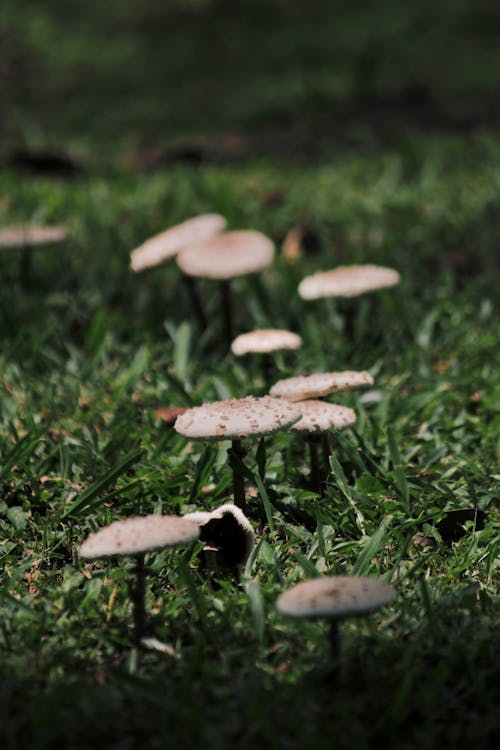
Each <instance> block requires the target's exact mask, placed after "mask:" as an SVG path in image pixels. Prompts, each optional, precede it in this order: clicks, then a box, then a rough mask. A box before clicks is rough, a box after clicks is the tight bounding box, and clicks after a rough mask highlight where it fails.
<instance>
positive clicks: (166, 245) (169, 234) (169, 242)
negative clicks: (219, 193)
mask: <svg viewBox="0 0 500 750" xmlns="http://www.w3.org/2000/svg"><path fill="white" fill-rule="evenodd" d="M226 224H227V222H226V219H225V218H224V217H223V216H219V214H202V215H201V216H194V217H193V218H192V219H186V221H183V222H182V223H181V224H177V225H176V226H174V227H170V228H169V229H166V230H165V231H164V232H160V233H159V234H156V235H155V236H154V237H150V238H149V239H148V240H146V242H143V244H142V245H139V247H137V248H136V249H135V250H132V252H131V253H130V267H131V268H132V270H133V271H143V270H144V269H145V268H153V266H158V265H159V264H160V263H163V262H164V261H166V260H169V259H170V258H173V257H174V256H175V255H177V253H178V252H179V251H180V250H182V248H184V247H186V245H189V244H191V243H192V242H200V241H202V240H204V239H206V238H207V237H211V236H212V235H214V234H217V233H218V232H222V231H223V229H224V228H225V226H226Z"/></svg>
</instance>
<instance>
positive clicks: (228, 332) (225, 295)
mask: <svg viewBox="0 0 500 750" xmlns="http://www.w3.org/2000/svg"><path fill="white" fill-rule="evenodd" d="M220 293H221V305H222V319H223V322H224V337H225V339H226V344H227V348H228V349H230V348H231V342H232V340H233V323H232V311H231V292H230V289H229V281H226V280H224V281H221V282H220Z"/></svg>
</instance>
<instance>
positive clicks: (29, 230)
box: [0, 224, 68, 282]
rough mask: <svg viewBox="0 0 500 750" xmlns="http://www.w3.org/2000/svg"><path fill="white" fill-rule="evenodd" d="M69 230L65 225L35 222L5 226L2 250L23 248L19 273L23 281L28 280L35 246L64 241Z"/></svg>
mask: <svg viewBox="0 0 500 750" xmlns="http://www.w3.org/2000/svg"><path fill="white" fill-rule="evenodd" d="M67 237H68V230H67V228H66V227H64V226H49V227H40V226H36V225H34V224H24V225H21V226H12V227H5V228H4V229H0V250H21V251H22V255H21V260H20V264H19V274H20V278H21V281H22V282H25V281H27V279H28V277H29V272H30V265H31V253H32V250H33V248H35V247H40V246H41V245H52V244H55V243H59V242H64V240H66V239H67Z"/></svg>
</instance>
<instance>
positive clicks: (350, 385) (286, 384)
mask: <svg viewBox="0 0 500 750" xmlns="http://www.w3.org/2000/svg"><path fill="white" fill-rule="evenodd" d="M371 385H373V378H372V376H371V375H370V373H369V372H366V371H365V370H362V371H359V372H358V371H355V370H343V371H341V372H315V373H312V374H311V375H297V376H296V377H293V378H283V380H278V381H277V382H276V383H275V384H274V385H273V386H272V387H271V389H270V391H269V393H270V394H271V396H278V397H280V398H286V399H288V400H289V401H302V400H303V399H308V398H318V397H320V396H327V395H328V394H329V393H337V392H339V391H350V390H353V389H355V388H367V387H369V386H371Z"/></svg>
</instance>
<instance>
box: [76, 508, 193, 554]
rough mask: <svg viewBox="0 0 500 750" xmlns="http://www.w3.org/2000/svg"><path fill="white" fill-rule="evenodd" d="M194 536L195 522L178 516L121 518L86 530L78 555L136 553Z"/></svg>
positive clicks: (190, 538) (186, 540)
mask: <svg viewBox="0 0 500 750" xmlns="http://www.w3.org/2000/svg"><path fill="white" fill-rule="evenodd" d="M198 536H199V528H198V526H197V525H196V524H194V523H192V522H191V521H187V520H186V519H185V518H181V517H180V516H160V515H151V516H138V517H136V518H125V519H124V520H123V521H115V522H114V523H112V524H110V525H109V526H105V528H103V529H101V530H100V531H97V532H96V533H95V534H90V536H89V537H88V538H87V539H86V540H85V542H84V543H83V544H82V546H81V547H80V556H81V557H84V558H89V559H96V558H99V557H116V556H118V555H136V554H139V553H140V552H148V551H149V550H152V549H158V548H160V547H171V546H175V545H177V544H184V543H186V542H193V541H194V540H195V539H197V538H198Z"/></svg>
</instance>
